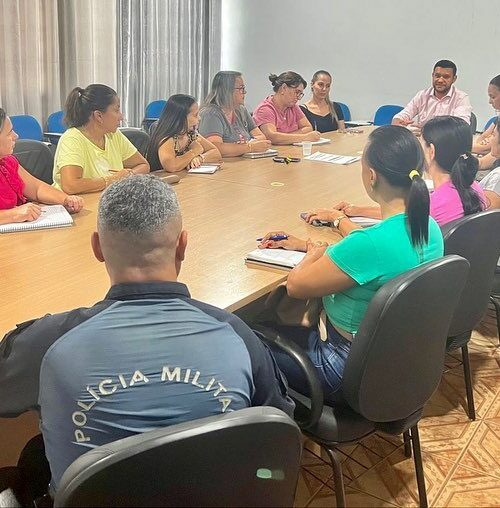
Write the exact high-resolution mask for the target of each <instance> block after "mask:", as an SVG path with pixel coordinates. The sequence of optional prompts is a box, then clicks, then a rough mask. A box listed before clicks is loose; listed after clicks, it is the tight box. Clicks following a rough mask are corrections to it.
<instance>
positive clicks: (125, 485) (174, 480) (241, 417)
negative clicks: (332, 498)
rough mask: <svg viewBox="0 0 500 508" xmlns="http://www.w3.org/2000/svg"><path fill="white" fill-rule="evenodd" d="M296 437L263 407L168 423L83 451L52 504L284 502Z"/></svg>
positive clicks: (288, 423) (297, 449) (294, 468)
mask: <svg viewBox="0 0 500 508" xmlns="http://www.w3.org/2000/svg"><path fill="white" fill-rule="evenodd" d="M301 453H302V436H301V433H300V430H299V428H298V427H297V425H296V424H295V422H294V421H293V420H292V419H291V418H289V417H288V416H287V415H285V413H283V412H282V411H280V410H278V409H275V408H271V407H253V408H247V409H242V410H240V411H235V412H231V413H227V414H223V415H219V416H212V417H209V418H202V419H200V420H193V421H190V422H186V423H181V424H178V425H172V426H171V427H166V428H162V429H158V430H154V431H151V432H146V433H144V434H139V435H136V436H132V437H129V438H126V439H121V440H119V441H115V442H114V443H110V444H108V445H106V446H101V447H99V448H96V449H94V450H92V451H89V452H87V453H85V454H84V455H82V456H81V457H79V458H78V459H77V460H75V462H73V464H71V465H70V466H69V468H68V469H67V470H66V472H65V473H64V475H63V477H62V479H61V482H60V485H59V489H58V491H57V493H56V496H55V500H54V506H56V507H57V506H65V507H66V506H67V507H70V506H276V507H278V506H292V505H293V502H294V496H295V488H296V485H297V479H298V474H299V469H300V458H301Z"/></svg>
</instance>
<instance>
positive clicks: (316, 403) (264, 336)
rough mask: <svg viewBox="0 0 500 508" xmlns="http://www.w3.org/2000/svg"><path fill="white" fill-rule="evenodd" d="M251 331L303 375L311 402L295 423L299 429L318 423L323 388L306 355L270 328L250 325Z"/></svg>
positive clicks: (321, 408) (298, 347)
mask: <svg viewBox="0 0 500 508" xmlns="http://www.w3.org/2000/svg"><path fill="white" fill-rule="evenodd" d="M252 329H253V330H254V331H256V332H257V333H258V336H259V338H260V339H261V340H262V342H264V343H266V344H268V345H269V346H273V347H275V348H279V349H281V350H282V351H283V352H284V353H286V354H287V355H288V356H290V358H292V360H294V362H295V363H296V364H297V365H298V366H299V368H300V369H301V370H302V372H303V373H304V376H305V378H306V380H307V386H308V388H309V399H310V400H311V407H310V410H309V414H308V415H307V418H304V419H298V418H296V422H297V424H298V425H299V427H300V428H301V429H308V428H310V427H312V426H313V425H316V423H317V422H318V420H319V418H320V416H321V413H322V412H323V400H324V396H323V387H322V386H321V382H320V380H319V378H318V375H317V373H316V367H314V365H313V363H312V362H311V360H310V359H309V357H308V356H307V355H306V353H305V352H304V350H303V349H302V348H301V347H300V346H298V345H297V344H296V343H295V342H293V341H292V340H291V339H289V338H286V337H285V336H284V335H283V334H282V333H280V332H277V331H276V330H273V329H271V328H267V327H265V326H262V325H257V324H253V323H252Z"/></svg>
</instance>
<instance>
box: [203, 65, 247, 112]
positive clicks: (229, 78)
mask: <svg viewBox="0 0 500 508" xmlns="http://www.w3.org/2000/svg"><path fill="white" fill-rule="evenodd" d="M236 78H241V72H236V71H219V72H218V73H217V74H216V75H215V76H214V79H213V80H212V89H211V90H210V93H209V94H208V95H207V98H206V99H205V102H204V106H209V105H210V104H215V105H217V106H219V107H220V108H227V109H231V110H234V101H233V96H234V85H235V83H236Z"/></svg>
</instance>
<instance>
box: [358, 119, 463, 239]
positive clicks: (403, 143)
mask: <svg viewBox="0 0 500 508" xmlns="http://www.w3.org/2000/svg"><path fill="white" fill-rule="evenodd" d="M469 131H470V130H469ZM364 157H365V160H366V162H367V163H368V165H369V166H370V168H371V169H373V170H374V171H375V172H376V173H377V174H379V175H381V176H382V177H383V178H384V179H385V180H386V181H387V183H388V184H389V185H391V186H392V187H394V188H397V189H399V190H400V191H401V193H402V194H403V196H404V198H405V201H406V215H407V217H408V223H409V230H410V238H411V243H412V245H413V246H414V247H418V248H420V247H422V246H423V245H424V244H426V243H427V242H428V240H429V191H428V190H427V185H426V184H425V182H424V180H423V178H422V174H423V170H424V164H425V158H424V152H423V150H422V147H421V146H420V143H419V141H418V140H417V138H416V137H415V136H414V135H413V134H412V133H411V132H410V131H409V130H408V129H406V128H405V127H401V126H399V125H384V126H382V127H379V128H378V129H376V130H374V131H373V132H372V133H371V134H370V136H369V138H368V145H367V147H366V149H365V153H364Z"/></svg>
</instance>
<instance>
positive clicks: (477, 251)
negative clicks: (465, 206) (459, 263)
mask: <svg viewBox="0 0 500 508" xmlns="http://www.w3.org/2000/svg"><path fill="white" fill-rule="evenodd" d="M442 229H443V237H444V251H445V254H458V255H459V256H462V257H464V258H465V259H467V261H469V263H470V270H469V275H468V277H467V282H466V284H465V289H464V291H463V293H462V297H461V298H460V302H459V304H458V306H457V309H456V311H455V314H454V316H453V319H452V322H451V326H450V331H449V334H448V335H449V336H450V337H456V336H457V335H460V334H462V333H465V332H470V331H471V330H472V329H473V328H474V327H475V326H476V325H477V323H478V322H479V321H480V319H481V317H482V316H483V314H484V311H485V310H486V307H487V306H488V302H489V297H490V292H491V288H492V286H493V279H494V274H495V268H496V266H497V261H498V257H499V256H500V210H487V211H485V212H479V213H476V214H473V215H467V216H466V217H462V218H461V219H458V220H456V221H453V222H450V223H448V224H446V225H445V226H444V227H443V228H442Z"/></svg>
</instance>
